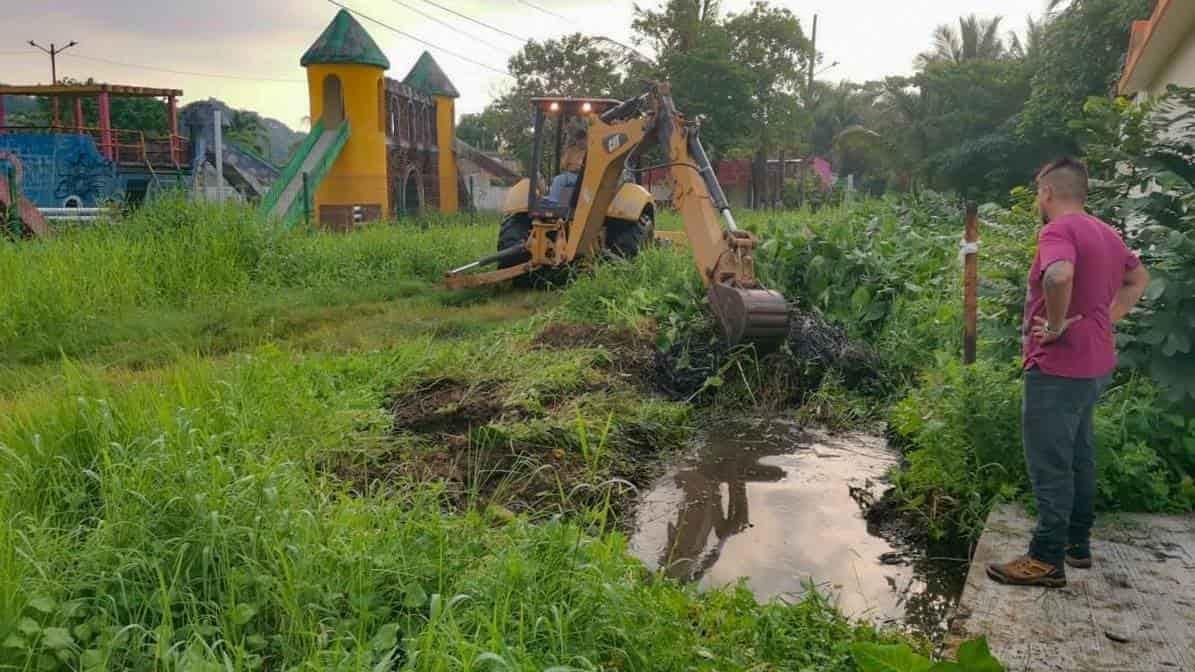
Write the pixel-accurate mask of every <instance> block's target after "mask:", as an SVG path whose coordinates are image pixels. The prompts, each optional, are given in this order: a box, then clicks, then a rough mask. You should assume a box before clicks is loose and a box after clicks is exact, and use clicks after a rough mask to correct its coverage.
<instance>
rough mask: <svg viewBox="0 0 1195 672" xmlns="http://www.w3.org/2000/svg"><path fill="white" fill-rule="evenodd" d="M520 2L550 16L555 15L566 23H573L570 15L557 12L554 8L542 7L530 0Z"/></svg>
mask: <svg viewBox="0 0 1195 672" xmlns="http://www.w3.org/2000/svg"><path fill="white" fill-rule="evenodd" d="M519 4H520V5H527V6H528V7H530V8H531V9H536V10H539V11H541V12H543V13H544V14H547V15H548V16H554V17H556V18H558V19H560V20H561V21H564V22H565V23H569V24H571V23H572V21H571V20H570V19H569V18H568V17H566V16H562V15H560V14H557V13H556V12H553V11H552V10H550V9H547V8H545V7H540V6H539V5H537V4H535V3H534V2H528V1H527V0H519Z"/></svg>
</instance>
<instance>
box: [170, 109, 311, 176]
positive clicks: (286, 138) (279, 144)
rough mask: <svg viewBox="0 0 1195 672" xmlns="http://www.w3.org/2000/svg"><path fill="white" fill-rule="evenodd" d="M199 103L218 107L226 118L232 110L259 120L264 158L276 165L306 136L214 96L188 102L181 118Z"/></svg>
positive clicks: (187, 114) (184, 117) (286, 157)
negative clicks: (262, 137)
mask: <svg viewBox="0 0 1195 672" xmlns="http://www.w3.org/2000/svg"><path fill="white" fill-rule="evenodd" d="M200 103H202V104H203V105H205V106H208V105H210V106H212V107H214V108H218V109H219V110H220V111H221V112H222V113H223V116H224V118H225V119H226V120H227V119H228V118H230V117H231V116H232V113H233V112H234V111H238V112H247V113H248V114H250V115H252V116H254V117H256V118H257V119H258V120H259V121H260V123H261V127H262V129H264V131H265V139H266V144H267V150H268V151H267V152H266V157H265V158H267V159H269V160H270V161H272V162H273V163H275V164H277V165H283V164H285V163H286V160H287V159H288V158H290V153H291V149H292V148H293V147H294V146H295V145H296V144H297V143H299V142H301V141H302V140H303V138H305V137H307V134H306V133H303V132H302V131H295V130H291V128H290V127H289V126H287V125H286V124H284V123H282V122H281V121H278V120H277V119H271V118H269V117H263V116H261V115H260V114H258V113H256V112H254V111H253V110H234V109H233V108H232V107H229V105H228V104H227V103H225V102H224V101H222V100H219V99H216V98H208V99H207V100H206V101H197V102H195V103H189V104H187V105H185V106H184V107H183V109H182V118H183V119H187V118H188V116H189V113H188V111H189V110H190V109H191V108H192V107H193V106H195V105H198V104H200ZM226 123H227V122H226Z"/></svg>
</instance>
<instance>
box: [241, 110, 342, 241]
mask: <svg viewBox="0 0 1195 672" xmlns="http://www.w3.org/2000/svg"><path fill="white" fill-rule="evenodd" d="M348 139H349V122H347V121H345V122H343V123H341V124H340V126H338V127H336V128H329V129H326V128H324V122H323V120H322V119H321V120H320V121H318V122H316V124H315V126H314V127H312V129H311V133H309V134H308V135H307V139H306V140H304V141H303V145H302V146H301V147H299V150H298V151H297V152H295V155H294V157H293V158H291V160H290V162H289V163H287V164H286V168H283V169H282V175H281V176H280V177H279V178H278V181H277V182H275V183H274V186H272V187H270V191H269V193H267V194H266V195H265V198H263V199H261V209H262V211H263V212H265V213H266V215H267V216H269V217H274V218H278V219H281V220H282V221H283V222H285V223H286V224H287V225H288V226H293V225H294V223H295V222H297V221H298V220H299V219H300V218H301V217H302V216H303V213H304V211H305V210H307V211H309V210H310V208H311V206H312V203H313V202H314V200H315V190H316V188H317V187H319V185H320V182H322V181H323V179H324V176H326V175H327V174H328V171H329V170H331V168H332V164H333V163H334V162H335V161H336V157H338V156H340V151H341V150H342V149H344V145H345V143H346V142H348ZM303 175H307V190H306V191H307V193H306V195H305V196H306V197H305V198H304V193H303V192H304V189H303Z"/></svg>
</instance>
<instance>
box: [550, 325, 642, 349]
mask: <svg viewBox="0 0 1195 672" xmlns="http://www.w3.org/2000/svg"><path fill="white" fill-rule="evenodd" d="M533 345H534V346H535V347H539V348H592V347H595V346H601V347H604V348H607V349H609V350H616V351H621V350H638V349H641V348H643V347H644V346H645V345H649V341H648V339H646V338H644V337H642V336H639V335H638V334H636V333H635V332H633V331H631V330H630V329H625V328H623V329H619V328H614V327H608V326H604V325H598V324H560V323H553V324H549V325H548V326H546V327H544V330H543V331H541V332H539V335H537V336H536V337H535V340H534V341H533Z"/></svg>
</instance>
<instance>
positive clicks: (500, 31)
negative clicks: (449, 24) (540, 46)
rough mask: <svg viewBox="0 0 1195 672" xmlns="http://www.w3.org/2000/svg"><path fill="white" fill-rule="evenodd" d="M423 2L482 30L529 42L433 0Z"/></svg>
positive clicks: (524, 38)
mask: <svg viewBox="0 0 1195 672" xmlns="http://www.w3.org/2000/svg"><path fill="white" fill-rule="evenodd" d="M423 2H426V3H427V4H429V5H431V6H432V7H439V8H440V9H442V10H444V11H445V12H448V13H449V14H452V15H454V16H459V17H460V18H462V19H464V20H466V21H469V22H471V23H476V24H477V25H479V26H481V27H483V28H489V29H490V30H492V31H494V32H495V33H501V34H503V35H505V36H507V37H510V38H513V39H516V40H518V41H519V42H530V41H531V40H530V39H528V38H526V37H522V36H520V35H515V34H514V33H511V32H508V31H505V30H502V29H501V28H499V27H497V26H491V25H490V24H488V23H486V22H485V21H480V20H478V19H475V18H473V17H471V16H467V15H465V14H461V13H460V12H458V11H456V10H455V9H452V8H450V7H445V6H444V5H441V4H440V3H438V2H433V0H423Z"/></svg>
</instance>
